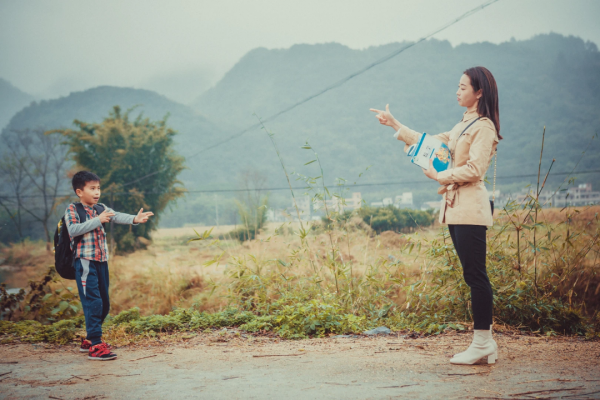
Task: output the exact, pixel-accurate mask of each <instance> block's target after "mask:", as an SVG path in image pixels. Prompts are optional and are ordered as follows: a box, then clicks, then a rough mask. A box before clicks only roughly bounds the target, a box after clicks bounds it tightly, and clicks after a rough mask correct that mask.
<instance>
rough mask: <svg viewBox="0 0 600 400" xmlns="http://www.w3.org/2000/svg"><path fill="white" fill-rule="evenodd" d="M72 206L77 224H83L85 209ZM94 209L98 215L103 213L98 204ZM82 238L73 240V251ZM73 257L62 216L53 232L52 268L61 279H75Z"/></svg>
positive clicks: (77, 205)
mask: <svg viewBox="0 0 600 400" xmlns="http://www.w3.org/2000/svg"><path fill="white" fill-rule="evenodd" d="M74 204H75V208H76V209H77V214H79V222H80V223H82V222H85V220H86V219H87V214H86V212H85V208H83V204H81V203H74ZM94 209H95V210H96V212H97V213H98V215H100V214H102V212H104V207H103V206H101V205H99V204H96V205H94ZM82 237H83V235H79V236H76V237H75V239H74V240H73V249H76V248H77V245H78V244H79V242H80V241H81V238H82ZM73 256H74V254H73V250H71V237H70V236H69V231H68V229H67V225H66V224H65V217H64V216H63V217H62V218H61V219H60V221H58V226H57V227H56V231H55V232H54V266H55V268H56V272H58V275H60V276H61V278H64V279H71V280H73V279H75V257H73Z"/></svg>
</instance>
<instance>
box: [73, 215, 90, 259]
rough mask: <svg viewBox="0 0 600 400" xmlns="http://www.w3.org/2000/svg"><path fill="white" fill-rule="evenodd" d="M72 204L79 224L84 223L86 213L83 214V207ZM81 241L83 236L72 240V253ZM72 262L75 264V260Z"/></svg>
mask: <svg viewBox="0 0 600 400" xmlns="http://www.w3.org/2000/svg"><path fill="white" fill-rule="evenodd" d="M73 204H75V209H76V210H77V215H79V222H80V223H83V222H85V220H86V219H87V213H86V212H85V208H84V207H83V204H81V203H73ZM81 239H83V235H79V236H75V238H74V239H73V251H75V249H77V245H78V244H79V242H81ZM73 262H75V259H73Z"/></svg>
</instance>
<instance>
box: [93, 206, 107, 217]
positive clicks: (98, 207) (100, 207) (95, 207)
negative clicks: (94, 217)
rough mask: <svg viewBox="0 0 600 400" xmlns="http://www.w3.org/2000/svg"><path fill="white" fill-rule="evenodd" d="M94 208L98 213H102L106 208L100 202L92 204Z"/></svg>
mask: <svg viewBox="0 0 600 400" xmlns="http://www.w3.org/2000/svg"><path fill="white" fill-rule="evenodd" d="M94 210H96V212H97V213H98V215H100V214H102V213H103V212H104V210H106V208H104V206H103V205H102V204H94Z"/></svg>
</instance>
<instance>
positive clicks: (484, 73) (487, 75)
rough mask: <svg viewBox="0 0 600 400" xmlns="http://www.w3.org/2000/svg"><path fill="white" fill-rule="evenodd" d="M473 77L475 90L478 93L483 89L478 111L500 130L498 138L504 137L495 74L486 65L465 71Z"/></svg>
mask: <svg viewBox="0 0 600 400" xmlns="http://www.w3.org/2000/svg"><path fill="white" fill-rule="evenodd" d="M463 73H464V74H465V75H467V76H468V77H469V78H470V79H471V86H473V91H474V92H475V93H477V92H478V91H479V90H481V98H480V99H479V104H478V105H477V113H478V114H479V115H481V116H482V117H486V118H489V119H491V120H492V122H493V123H494V126H495V127H496V132H498V139H503V138H502V136H501V135H500V110H499V107H498V86H497V85H496V80H495V79H494V75H492V73H491V72H490V71H489V70H488V69H487V68H485V67H473V68H469V69H467V70H466V71H465V72H463Z"/></svg>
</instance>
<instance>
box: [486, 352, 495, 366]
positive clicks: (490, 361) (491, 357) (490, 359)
mask: <svg viewBox="0 0 600 400" xmlns="http://www.w3.org/2000/svg"><path fill="white" fill-rule="evenodd" d="M487 363H488V364H496V353H494V354H490V355H489V356H488V357H487Z"/></svg>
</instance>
